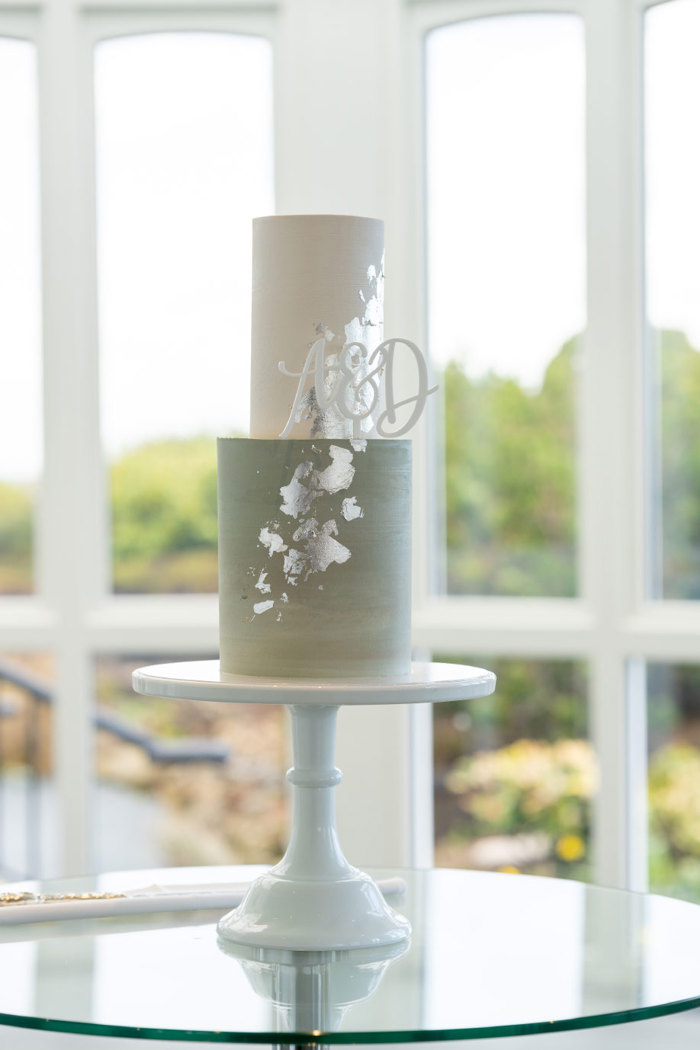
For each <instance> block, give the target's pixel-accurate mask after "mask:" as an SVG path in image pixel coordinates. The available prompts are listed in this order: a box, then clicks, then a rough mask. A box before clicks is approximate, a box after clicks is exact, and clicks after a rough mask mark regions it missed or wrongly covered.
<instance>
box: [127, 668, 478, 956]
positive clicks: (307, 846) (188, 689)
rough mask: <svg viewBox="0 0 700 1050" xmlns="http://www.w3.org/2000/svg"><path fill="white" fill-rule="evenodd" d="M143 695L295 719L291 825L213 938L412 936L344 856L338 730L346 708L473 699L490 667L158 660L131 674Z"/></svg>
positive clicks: (357, 941) (289, 940) (338, 941)
mask: <svg viewBox="0 0 700 1050" xmlns="http://www.w3.org/2000/svg"><path fill="white" fill-rule="evenodd" d="M133 684H134V689H135V690H136V692H137V693H142V694H144V695H146V696H158V697H172V698H177V699H184V700H215V701H223V702H225V703H247V704H250V703H260V704H285V705H286V706H287V707H288V708H289V711H290V714H291V718H292V740H293V754H294V765H293V766H292V768H291V769H290V770H289V772H288V773H287V779H288V780H289V782H290V784H291V785H292V788H293V808H292V829H291V834H290V839H289V845H288V847H287V851H286V853H285V855H284V857H283V858H282V860H281V861H280V862H279V864H277V865H275V867H274V868H272V869H271V870H270V871H269V872H266V873H265V874H264V875H261V876H260V877H259V878H257V879H256V880H255V881H254V882H253V883H252V884H251V886H250V889H249V890H248V893H247V895H246V897H245V899H244V900H243V902H242V903H241V904H240V905H239V906H238V907H237V908H234V910H233V911H231V912H229V913H228V915H225V916H224V917H223V918H222V919H221V921H220V922H219V924H218V927H217V929H218V933H219V936H220V937H222V938H224V939H225V940H229V941H233V942H235V943H237V944H244V945H250V946H253V947H257V948H287V949H294V950H297V951H328V950H341V949H349V948H364V947H369V946H372V945H375V946H379V945H388V944H395V943H398V942H400V941H402V940H404V939H405V938H406V937H408V936H409V935H410V932H411V928H410V925H409V923H408V921H407V920H406V919H404V918H403V916H401V915H398V914H397V913H396V912H395V911H394V910H393V909H392V908H391V907H389V905H388V904H387V903H386V901H385V899H384V897H383V895H382V893H381V891H380V889H379V887H378V886H377V884H376V883H375V882H374V880H373V879H372V878H370V876H369V875H365V874H364V873H363V872H361V871H358V869H357V868H355V867H353V866H352V865H351V864H350V863H349V862H348V861H347V860H346V859H345V856H344V855H343V851H342V850H341V848H340V843H339V841H338V834H337V831H336V826H335V798H334V793H333V792H334V788H335V787H336V785H337V784H338V783H339V782H340V779H341V776H342V774H341V772H340V770H339V769H336V767H335V762H334V757H335V731H336V719H337V714H338V708H339V707H340V706H341V705H343V704H352V705H356V704H415V703H438V702H441V701H447V700H470V699H473V698H475V697H479V696H487V695H488V694H489V693H492V692H493V690H494V688H495V684H496V678H495V675H493V674H492V673H491V672H490V671H484V670H482V669H481V668H477V667H464V666H460V665H457V664H437V663H415V664H413V665H412V668H411V673H410V674H407V675H405V676H396V677H391V678H376V679H375V678H345V679H327V680H326V681H316V680H309V681H303V680H300V679H282V678H259V677H249V676H245V675H233V674H226V673H225V672H221V671H220V669H219V662H218V660H200V661H195V662H191V663H175V664H158V665H156V666H153V667H142V668H140V669H139V670H137V671H135V672H134V675H133Z"/></svg>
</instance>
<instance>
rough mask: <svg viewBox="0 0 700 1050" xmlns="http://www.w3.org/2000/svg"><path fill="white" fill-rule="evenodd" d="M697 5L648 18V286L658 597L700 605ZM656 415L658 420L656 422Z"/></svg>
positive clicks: (656, 11) (677, 3)
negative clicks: (694, 51)
mask: <svg viewBox="0 0 700 1050" xmlns="http://www.w3.org/2000/svg"><path fill="white" fill-rule="evenodd" d="M699 34H700V7H699V6H698V4H697V3H694V2H692V0H691V2H688V0H674V2H673V3H668V4H661V5H659V6H658V7H654V8H652V9H651V10H649V11H648V12H647V13H646V16H645V20H644V43H645V50H644V84H645V127H644V131H645V145H646V149H645V165H646V166H645V179H646V286H647V304H646V305H647V309H646V321H647V325H648V352H649V383H650V385H651V387H652V391H651V397H652V399H653V402H652V403H653V405H654V417H655V420H656V427H655V430H654V432H653V444H652V453H651V461H650V464H649V468H650V475H651V476H650V481H651V489H652V491H651V505H652V508H651V515H650V521H649V527H650V532H649V545H650V549H651V562H652V565H651V586H652V593H653V595H654V597H660V598H676V599H695V600H697V599H698V598H700V482H699V481H698V479H699V478H700V474H699V473H698V467H699V466H700V423H699V422H698V415H697V404H698V396H699V395H700V306H699V305H698V295H697V288H698V283H699V282H700V262H699V261H698V250H697V246H698V243H700V204H698V199H697V193H696V192H695V188H696V186H697V185H698V180H699V179H700V140H699V139H698V135H697V133H696V132H695V125H696V124H697V103H696V100H697V98H698V94H699V93H700V72H699V71H698V68H697V63H696V62H695V61H694V60H693V57H692V55H693V50H692V49H693V45H694V43H695V42H696V41H697V40H698V35H699ZM654 417H653V418H654Z"/></svg>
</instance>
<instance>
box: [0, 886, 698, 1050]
mask: <svg viewBox="0 0 700 1050" xmlns="http://www.w3.org/2000/svg"><path fill="white" fill-rule="evenodd" d="M262 870H264V869H261V868H250V867H245V868H241V867H238V868H191V869H186V868H179V869H167V870H161V871H146V872H143V871H142V872H122V873H112V874H109V875H101V876H95V877H90V878H88V877H85V878H80V879H70V880H65V881H62V882H51V883H46V884H44V885H39V884H33V883H23V884H21V886H22V888H27V889H34V890H37V889H40V890H41V891H46V892H53V893H57V892H59V893H65V892H69V891H70V892H79V893H83V892H89V891H92V892H100V893H102V892H105V891H126V892H127V893H128V892H130V891H133V890H134V889H135V888H136V887H144V886H150V885H153V884H159V885H164V884H167V886H168V887H169V888H170V887H178V886H184V885H192V884H193V883H196V884H198V885H199V886H205V887H206V886H208V885H211V886H213V885H214V884H217V885H221V884H222V883H228V882H242V881H248V880H250V879H251V878H253V877H254V876H256V875H258V874H259V873H260V872H261V871H262ZM373 875H374V877H375V878H376V879H377V880H378V881H379V882H380V885H384V886H386V887H388V891H391V896H390V898H389V899H390V901H391V904H392V906H393V907H394V908H396V909H397V910H398V911H399V912H400V913H402V914H404V915H405V916H407V917H408V918H409V920H410V922H411V926H412V930H413V933H412V937H411V940H410V942H403V943H401V944H398V945H393V946H389V947H384V948H366V949H355V950H344V951H334V952H321V951H305V952H295V951H289V950H286V951H285V950H272V949H261V948H243V947H237V946H236V945H233V944H231V943H230V942H223V941H219V940H218V939H217V935H216V920H217V919H218V918H219V916H220V915H221V913H222V911H223V910H225V909H224V908H222V907H218V908H217V909H216V910H214V911H212V910H209V911H193V910H189V911H185V910H171V911H165V912H163V911H159V912H139V913H136V914H132V915H121V916H117V915H113V916H106V917H100V918H95V917H93V918H87V917H80V918H71V919H67V920H58V921H42V922H32V923H22V924H9V923H8V922H7V921H2V917H1V913H2V912H3V911H6V910H7V909H6V908H3V909H0V972H2V974H3V979H2V981H0V1024H4V1025H15V1026H20V1027H24V1028H35V1029H43V1030H47V1031H57V1032H73V1033H81V1034H89V1035H112V1036H122V1037H132V1038H134V1039H139V1038H141V1039H151V1040H158V1039H162V1040H175V1039H180V1040H183V1041H188V1040H189V1041H192V1042H201V1043H274V1044H277V1045H280V1044H288V1045H292V1044H296V1045H298V1044H307V1045H308V1044H312V1045H313V1044H316V1045H318V1044H339V1043H382V1042H411V1041H419V1042H424V1041H430V1040H445V1039H471V1038H477V1037H478V1038H484V1037H490V1036H494V1037H496V1036H508V1035H517V1034H532V1033H536V1032H544V1031H547V1032H551V1031H563V1030H566V1029H574V1028H593V1027H598V1026H601V1025H609V1024H617V1023H621V1022H627V1021H634V1020H640V1019H643V1018H650V1017H657V1016H660V1015H663V1014H670V1013H674V1012H676V1011H680V1010H687V1009H690V1008H691V1007H694V1006H697V1005H700V907H696V906H695V905H692V904H688V903H686V902H683V901H678V900H672V899H669V898H665V897H658V896H651V895H644V894H635V893H625V892H622V891H619V890H607V889H602V888H599V887H594V886H586V885H582V884H581V883H576V882H568V881H564V880H556V879H546V878H537V877H530V876H526V875H510V874H491V873H483V872H471V871H442V870H436V871H402V872H399V871H395V872H385V871H374V872H373ZM18 885H19V884H18ZM2 889H3V890H5V891H6V890H7V889H8V887H7V886H3V887H2ZM54 906H55V905H52V904H47V905H45V912H46V914H49V913H50V912H49V909H50V908H51V907H54ZM61 907H63V905H61ZM15 914H16V912H15Z"/></svg>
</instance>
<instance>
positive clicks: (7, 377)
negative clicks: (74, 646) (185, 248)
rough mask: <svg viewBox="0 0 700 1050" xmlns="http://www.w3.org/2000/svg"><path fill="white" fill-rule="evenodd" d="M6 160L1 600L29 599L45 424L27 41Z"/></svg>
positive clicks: (0, 279) (2, 125)
mask: <svg viewBox="0 0 700 1050" xmlns="http://www.w3.org/2000/svg"><path fill="white" fill-rule="evenodd" d="M0 157H1V158H2V160H1V162H0V391H2V405H1V409H0V594H27V593H29V592H30V591H32V590H33V589H34V581H33V520H32V519H33V512H34V502H35V492H36V485H37V482H38V480H39V473H40V470H41V458H42V456H41V451H42V450H41V446H42V421H41V361H40V353H41V347H40V340H41V333H40V284H39V281H40V273H39V269H40V264H39V227H38V217H39V208H38V201H39V194H38V171H39V161H38V149H37V99H36V68H35V50H34V45H33V44H30V43H28V42H27V41H24V40H6V39H2V38H0Z"/></svg>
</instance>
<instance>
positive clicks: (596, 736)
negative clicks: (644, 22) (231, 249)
mask: <svg viewBox="0 0 700 1050" xmlns="http://www.w3.org/2000/svg"><path fill="white" fill-rule="evenodd" d="M587 61H588V69H589V76H588V93H587V102H588V150H587V154H588V161H587V164H588V170H587V182H588V191H587V223H588V252H589V254H588V326H587V331H586V337H585V344H584V354H585V358H584V365H583V370H582V377H581V408H580V419H581V427H580V455H581V465H582V470H581V478H582V480H581V492H580V506H581V544H582V563H583V565H582V568H583V571H582V579H583V592H584V597H585V598H586V599H587V601H588V602H589V603H590V605H591V610H592V613H593V617H594V621H595V631H596V640H595V645H594V647H593V648H594V656H593V663H592V668H591V716H592V735H593V743H594V747H595V749H596V752H597V754H598V757H599V762H600V791H599V795H598V799H597V803H596V814H595V816H596V819H595V831H594V836H595V853H596V858H597V871H596V876H597V879H598V881H600V882H603V883H605V884H606V885H618V886H625V885H629V884H630V881H631V880H632V879H633V878H634V880H635V881H636V880H637V875H638V873H636V874H635V873H634V872H633V868H634V867H635V865H634V856H635V855H637V854H639V852H640V851H639V849H637V847H636V846H635V845H634V844H633V843H632V842H631V841H630V837H629V836H628V835H627V834H625V833H624V829H625V828H635V829H638V828H639V827H640V826H641V825H640V822H639V820H638V819H636V816H635V807H636V806H637V804H638V800H639V797H640V795H639V790H638V788H639V785H638V784H637V780H638V779H639V776H640V769H642V768H643V756H640V755H639V754H638V753H637V751H638V749H639V746H641V745H640V739H641V738H638V737H637V736H634V735H633V734H632V733H631V722H630V717H629V716H630V707H629V705H628V704H627V700H626V692H627V686H628V679H627V674H626V667H625V661H626V656H627V653H626V650H625V638H624V630H623V625H624V620H625V617H626V616H628V615H629V614H630V613H631V611H632V610H633V608H634V607H635V603H636V601H637V599H638V594H639V575H640V567H641V554H640V544H641V536H640V532H639V524H638V523H639V522H640V521H641V520H642V486H641V484H640V476H641V469H640V464H641V448H640V446H641V442H640V427H639V415H638V410H637V407H636V406H637V405H638V404H639V403H640V397H639V394H640V393H641V378H640V358H639V350H638V348H639V318H640V316H641V309H640V306H641V280H640V267H639V262H638V260H639V250H640V228H639V214H640V202H641V166H640V151H639V126H640V112H641V100H640V72H639V46H638V22H637V17H636V14H635V12H634V10H633V9H632V7H631V5H630V4H629V3H628V0H616V2H615V3H610V0H594V2H592V3H591V4H590V7H589V9H588V17H587Z"/></svg>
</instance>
